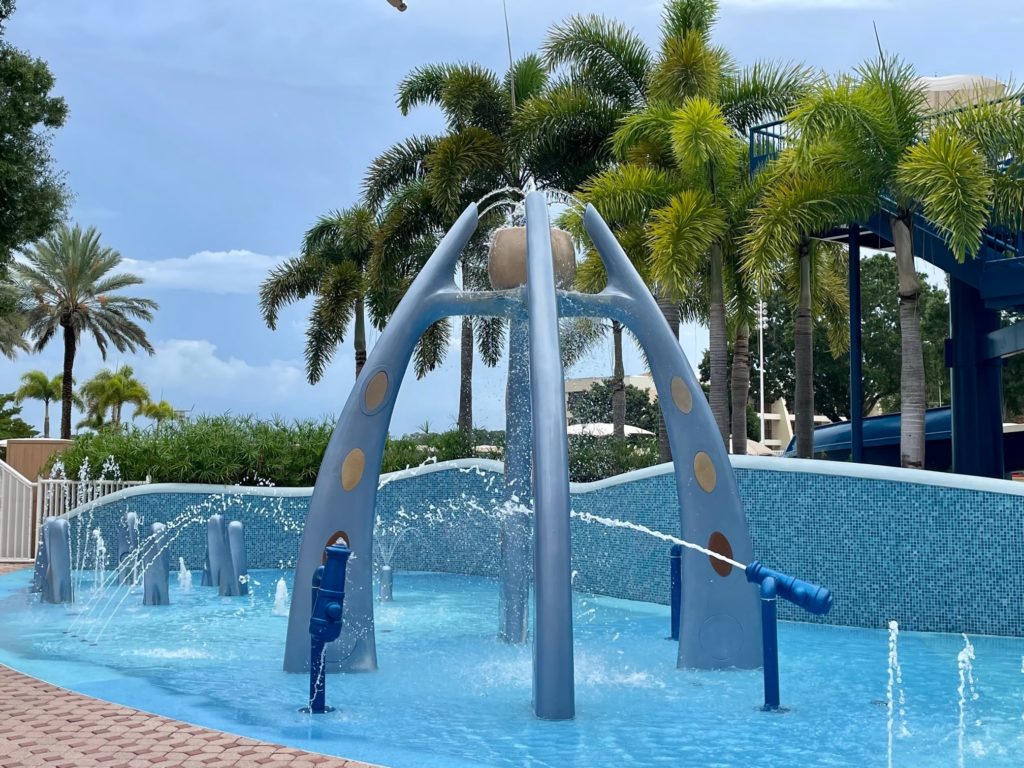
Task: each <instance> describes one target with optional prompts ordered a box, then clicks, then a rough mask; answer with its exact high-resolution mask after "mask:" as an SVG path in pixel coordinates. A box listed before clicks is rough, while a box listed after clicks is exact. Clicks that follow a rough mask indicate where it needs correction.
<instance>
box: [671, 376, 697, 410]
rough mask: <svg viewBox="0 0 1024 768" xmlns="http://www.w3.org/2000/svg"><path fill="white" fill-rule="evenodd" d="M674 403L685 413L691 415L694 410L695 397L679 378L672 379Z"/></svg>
mask: <svg viewBox="0 0 1024 768" xmlns="http://www.w3.org/2000/svg"><path fill="white" fill-rule="evenodd" d="M672 402H673V403H675V404H676V408H678V409H679V410H680V411H682V412H683V413H689V412H690V409H692V408H693V395H692V394H690V388H689V387H688V386H686V382H685V381H683V380H682V378H680V377H679V376H673V377H672Z"/></svg>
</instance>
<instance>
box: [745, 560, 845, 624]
mask: <svg viewBox="0 0 1024 768" xmlns="http://www.w3.org/2000/svg"><path fill="white" fill-rule="evenodd" d="M746 574H747V581H749V582H751V583H752V584H763V583H764V580H765V579H767V578H768V577H771V578H773V579H775V591H776V593H777V594H778V596H779V597H781V598H782V599H784V600H788V601H789V602H791V603H793V604H794V605H799V606H800V607H801V608H803V609H804V610H805V611H807V612H809V613H813V614H815V615H816V616H824V615H825V614H826V613H828V612H829V610H830V609H831V608H832V593H831V592H829V590H828V589H827V588H826V587H819V586H818V585H817V584H811V583H810V582H809V581H801V580H800V579H797V578H794V577H793V576H787V575H786V574H784V573H779V572H778V571H773V570H772V569H771V568H769V567H767V566H765V565H762V564H761V563H760V562H758V561H757V560H755V561H754V562H752V563H751V564H750V565H748V566H747V568H746Z"/></svg>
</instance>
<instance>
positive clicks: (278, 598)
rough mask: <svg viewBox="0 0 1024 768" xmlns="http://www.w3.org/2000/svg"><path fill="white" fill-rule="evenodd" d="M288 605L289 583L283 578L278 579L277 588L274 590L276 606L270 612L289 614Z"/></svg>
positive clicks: (277, 614) (282, 614) (278, 614)
mask: <svg viewBox="0 0 1024 768" xmlns="http://www.w3.org/2000/svg"><path fill="white" fill-rule="evenodd" d="M288 606H289V601H288V584H286V583H285V580H284V579H283V578H281V579H278V580H277V588H276V589H275V590H274V607H273V608H271V610H270V612H271V613H272V614H273V615H274V616H287V615H288Z"/></svg>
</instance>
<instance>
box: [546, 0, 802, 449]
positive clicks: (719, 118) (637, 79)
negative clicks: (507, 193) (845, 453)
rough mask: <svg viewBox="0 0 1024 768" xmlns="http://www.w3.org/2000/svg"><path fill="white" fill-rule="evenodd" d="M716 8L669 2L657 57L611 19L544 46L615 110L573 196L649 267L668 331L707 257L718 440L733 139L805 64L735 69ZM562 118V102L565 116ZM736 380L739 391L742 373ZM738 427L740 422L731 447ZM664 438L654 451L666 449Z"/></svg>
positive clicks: (736, 164)
mask: <svg viewBox="0 0 1024 768" xmlns="http://www.w3.org/2000/svg"><path fill="white" fill-rule="evenodd" d="M716 16H717V3H715V2H709V1H708V0H675V1H673V2H669V3H668V4H667V5H666V7H665V12H664V15H663V21H662V43H661V50H660V53H659V54H658V55H655V54H654V53H652V52H651V51H650V50H649V49H648V48H647V47H646V45H644V43H643V42H642V41H641V40H640V39H639V37H638V36H636V35H635V33H632V32H631V31H629V30H628V29H627V28H626V27H624V26H623V25H621V24H617V23H615V22H610V21H607V20H605V19H602V18H601V17H597V16H587V17H575V18H573V19H570V20H569V21H568V22H567V23H565V24H563V25H561V26H559V27H556V28H555V29H554V30H553V31H552V33H551V35H550V36H549V39H548V42H547V44H546V52H547V55H548V58H549V61H550V62H551V63H555V64H561V65H565V66H566V67H567V68H568V69H569V71H570V73H571V76H572V77H575V78H577V79H578V81H579V82H581V83H583V84H586V85H588V86H589V87H592V88H595V89H596V90H597V92H598V93H600V94H602V99H603V102H602V103H606V104H609V105H613V106H614V107H616V108H618V109H619V110H621V117H620V121H619V127H618V129H617V131H616V132H615V134H614V137H613V140H612V142H611V143H610V144H609V145H608V152H609V155H608V158H607V167H606V169H605V170H603V171H602V172H601V173H599V174H597V175H596V176H594V177H592V178H591V179H590V180H588V181H587V182H586V183H585V184H584V185H583V186H582V188H581V194H580V195H579V196H580V197H581V198H583V199H584V201H586V202H593V203H595V204H596V205H597V207H598V208H599V209H600V210H601V212H602V214H603V215H605V218H606V219H610V220H609V224H611V225H612V226H613V228H614V229H615V230H616V232H617V234H618V235H619V237H620V240H621V241H622V242H623V244H624V247H625V248H626V251H627V253H629V254H630V257H631V259H632V260H633V262H634V264H635V265H637V266H638V267H639V265H640V263H641V262H645V263H647V264H649V266H650V268H649V269H647V270H644V269H640V270H639V271H640V272H641V274H645V273H646V274H647V276H648V278H649V282H650V283H651V285H652V288H653V290H654V293H655V295H656V296H657V297H658V298H659V304H661V306H662V308H663V311H664V312H665V313H666V320H667V321H668V322H669V324H670V326H671V327H672V328H673V330H675V331H677V330H678V325H679V320H680V316H679V306H680V302H681V301H683V300H685V299H687V297H688V295H689V294H690V293H692V290H693V282H694V280H695V279H696V278H697V273H698V272H700V271H701V270H700V269H698V265H699V263H700V259H701V258H707V259H708V268H709V269H710V270H711V271H710V272H709V273H708V274H709V278H710V279H709V280H707V281H706V282H705V285H706V290H707V291H708V294H707V295H708V298H709V300H710V301H709V303H710V311H709V313H708V319H709V325H710V330H711V336H712V342H711V350H712V382H711V384H712V386H711V401H712V410H713V411H714V413H715V417H716V421H717V423H718V425H719V429H720V430H721V432H722V435H723V439H725V440H726V441H727V440H728V434H729V431H730V425H729V395H728V392H727V390H726V381H725V378H726V370H727V362H728V360H727V354H728V353H727V343H726V327H725V306H726V299H727V297H726V296H725V294H724V287H723V286H724V282H723V281H724V279H725V272H726V271H728V269H729V267H727V265H726V264H725V263H724V261H723V258H725V257H727V255H728V253H727V251H728V250H729V249H730V246H729V245H728V243H729V242H731V238H732V237H734V234H735V233H734V232H733V229H732V227H727V226H726V219H725V218H724V217H725V216H726V215H727V209H728V211H729V215H730V216H731V215H732V214H733V213H735V212H738V211H740V210H742V208H743V206H734V205H732V204H731V203H730V202H729V201H730V198H731V194H730V191H729V190H727V187H728V188H730V189H731V185H733V184H741V185H742V184H743V183H745V182H744V181H743V180H741V176H742V173H741V169H742V163H743V157H742V155H743V151H742V145H741V142H742V140H743V138H744V136H745V133H746V131H747V130H748V129H749V127H750V125H752V124H753V123H756V122H759V121H762V120H765V119H770V118H771V117H774V116H777V115H781V114H784V113H785V112H786V111H787V110H788V109H789V108H790V107H791V106H792V104H793V103H795V101H796V99H797V98H798V97H799V96H800V95H801V94H802V93H803V92H804V91H805V90H806V87H807V81H808V73H807V71H806V70H805V69H804V68H803V67H799V66H794V65H777V64H771V63H758V64H755V65H753V66H752V67H750V68H748V69H745V70H739V69H738V68H737V67H736V66H735V65H734V64H733V63H732V60H731V58H730V57H729V55H728V54H727V53H726V52H725V51H723V50H722V49H721V48H719V47H717V46H714V45H713V44H712V42H711V28H712V26H713V24H714V21H715V18H716ZM571 119H572V118H571V114H570V113H569V112H568V110H566V111H565V113H563V120H565V121H571ZM686 131H690V132H691V136H689V137H687V136H686V135H685V134H686ZM694 137H696V138H697V139H698V140H699V141H701V142H703V144H701V145H700V148H698V147H697V145H692V146H691V145H688V142H689V141H690V139H691V138H694ZM709 152H713V153H715V154H714V155H712V154H708V153H709ZM737 190H738V188H737ZM734 191H736V190H734ZM684 193H685V194H684ZM680 194H682V195H683V197H681V198H678V199H676V196H677V195H680ZM708 195H710V197H709V196H708ZM744 199H746V198H744ZM715 205H717V208H716V209H715V210H712V208H714V207H715ZM656 211H657V214H656V213H655V212H656ZM706 214H709V215H706ZM570 222H571V217H570ZM691 224H692V225H695V226H696V227H697V229H695V230H694V231H693V232H690V233H688V235H687V236H688V237H689V238H690V239H689V243H688V244H684V242H683V241H682V240H680V241H679V242H673V238H674V237H675V236H674V235H673V234H672V233H673V231H675V232H681V231H682V230H681V228H682V227H684V226H690V225H691ZM574 229H575V227H574ZM712 246H714V247H712ZM693 248H696V249H697V250H696V251H695V250H693ZM701 248H705V249H706V250H705V251H701V250H700V249H701ZM687 249H689V250H687ZM746 328H749V324H748V323H747V324H744V323H739V324H737V330H738V332H739V334H740V336H741V337H742V336H743V333H744V331H745V329H746ZM741 349H742V345H741ZM735 389H736V392H737V393H738V392H739V390H740V389H743V386H742V381H739V382H737V387H736V388H735ZM744 411H745V406H744ZM743 423H744V424H745V422H743ZM662 431H664V430H662ZM744 436H745V427H744V432H743V435H741V436H740V438H739V442H740V443H741V445H742V443H743V440H744ZM663 442H664V444H663V447H662V455H663V458H668V450H667V448H668V446H667V441H663Z"/></svg>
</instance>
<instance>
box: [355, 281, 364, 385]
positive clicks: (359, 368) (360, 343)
mask: <svg viewBox="0 0 1024 768" xmlns="http://www.w3.org/2000/svg"><path fill="white" fill-rule="evenodd" d="M364 315H365V312H364V309H363V297H362V296H360V297H359V298H357V299H356V327H355V332H354V334H353V339H352V341H353V344H354V345H355V349H356V378H357V379H358V378H359V374H360V373H362V372H363V366H364V365H366V318H365V317H364Z"/></svg>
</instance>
